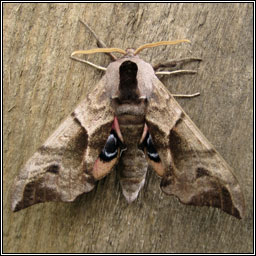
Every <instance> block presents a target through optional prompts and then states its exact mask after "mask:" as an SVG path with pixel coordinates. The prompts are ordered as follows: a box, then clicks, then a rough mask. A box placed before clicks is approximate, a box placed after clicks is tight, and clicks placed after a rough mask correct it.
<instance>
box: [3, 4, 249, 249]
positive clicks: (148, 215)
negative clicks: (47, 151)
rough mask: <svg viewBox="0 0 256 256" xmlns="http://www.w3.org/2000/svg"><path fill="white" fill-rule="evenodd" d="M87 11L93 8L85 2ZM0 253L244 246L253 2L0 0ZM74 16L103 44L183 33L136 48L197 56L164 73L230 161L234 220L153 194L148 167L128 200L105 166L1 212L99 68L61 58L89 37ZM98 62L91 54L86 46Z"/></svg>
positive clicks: (99, 58) (98, 59)
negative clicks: (241, 206) (55, 193)
mask: <svg viewBox="0 0 256 256" xmlns="http://www.w3.org/2000/svg"><path fill="white" fill-rule="evenodd" d="M95 10H97V12H96V11H95ZM3 13H4V20H3V21H4V38H3V39H4V41H3V43H4V48H3V53H4V80H3V82H4V85H3V106H4V111H3V118H4V127H3V128H4V129H3V135H4V148H3V150H4V151H3V152H4V162H3V170H4V175H3V184H4V195H3V207H4V214H3V220H4V221H3V223H4V229H3V235H4V239H3V251H4V252H6V253H7V252H9V253H11V252H12V253H14V252H20V253H21V252H56V253H61V252H69V253H72V252H73V253H74V252H77V253H79V252H105V253H106V252H180V253H181V252H183V253H186V252H194V253H196V252H197V253H198V252H208V253H209V252H223V253H224V252H236V253H238V252H240V253H242V252H243V253H249V252H252V251H253V211H252V210H253V208H252V205H253V204H252V202H253V201H252V199H253V196H252V195H253V190H252V181H253V175H252V174H253V166H252V163H253V161H252V157H253V138H252V136H253V132H252V124H253V118H252V115H253V104H252V103H253V92H252V88H253V86H252V84H253V75H252V74H253V4H252V3H251V4H250V3H249V4H248V3H241V4H232V3H231V4H226V3H225V4H202V3H200V4H191V3H189V4H167V3H164V4H159V3H158V4H133V3H123V4H121V3H118V4H75V3H65V4H49V3H43V4H35V3H34V4H33V3H32V4H30V3H26V4H15V3H10V4H8V3H5V4H4V9H3ZM78 17H80V18H82V19H84V20H86V21H87V22H88V23H89V25H91V27H93V28H94V30H95V31H96V32H97V33H98V35H99V36H100V38H101V39H102V40H103V41H105V43H106V44H107V46H111V47H119V48H123V49H125V48H128V47H135V48H136V47H138V46H139V45H142V44H144V43H150V42H155V41H160V40H174V39H182V38H187V39H189V40H190V41H191V42H192V43H191V44H190V45H184V44H183V45H177V46H167V47H158V48H155V49H148V50H145V51H144V52H142V53H141V54H140V56H141V57H143V58H144V59H145V60H146V61H148V62H150V63H152V64H157V63H159V62H161V61H167V60H168V59H173V58H183V57H200V58H202V59H203V62H201V63H200V65H195V66H194V65H191V66H189V65H188V67H189V68H198V67H200V70H199V72H198V74H197V75H183V76H181V75H180V76H173V77H167V78H164V79H163V80H162V81H163V83H164V84H165V85H166V87H167V88H168V89H169V90H170V91H171V92H172V93H194V92H196V91H200V92H201V96H200V97H199V98H194V99H184V100H179V103H180V104H181V105H182V107H183V108H184V110H185V111H186V113H187V114H189V116H190V117H191V119H192V120H193V121H194V122H195V124H196V125H197V126H198V127H199V128H200V130H201V131H202V132H203V134H204V135H205V136H206V137H207V139H209V141H211V143H212V144H213V145H214V146H215V147H216V149H217V150H218V151H219V153H220V154H221V155H222V156H223V158H224V159H225V160H226V161H227V162H228V164H229V165H230V166H231V167H232V168H233V169H234V172H235V175H236V177H237V178H238V180H239V182H240V185H241V187H242V189H243V192H244V194H245V199H246V208H247V210H246V216H245V218H244V219H243V220H241V221H239V220H236V219H235V218H233V217H232V216H229V215H227V214H225V213H224V212H221V211H220V210H218V209H209V208H208V207H193V206H190V207H187V206H184V205H182V204H181V203H179V202H178V200H176V199H175V198H171V197H168V196H166V195H164V194H163V193H162V192H161V190H160V188H159V178H158V177H157V176H156V175H155V173H153V172H150V173H149V174H148V176H147V177H146V184H145V187H144V188H143V190H142V191H141V193H140V196H139V198H138V199H137V200H136V201H135V202H133V203H132V204H130V205H128V204H127V203H126V201H125V199H124V198H123V197H122V195H121V193H120V192H121V190H120V187H119V185H118V182H117V175H116V173H115V172H112V173H111V174H110V175H109V176H107V177H106V178H105V179H103V180H102V181H100V182H99V184H98V186H97V188H96V189H95V190H93V191H92V192H90V193H88V194H86V195H83V196H81V197H79V198H78V199H77V200H76V201H75V202H74V203H72V204H65V203H58V204H56V203H47V204H44V205H36V206H33V207H30V208H28V209H25V210H24V211H23V212H18V213H12V212H11V207H10V198H9V195H10V189H11V184H12V183H13V179H14V177H15V175H17V174H18V172H19V170H20V168H21V167H22V166H23V165H24V163H25V162H26V161H27V160H28V158H29V157H31V155H32V154H33V153H34V152H35V150H36V149H37V148H38V147H39V146H40V145H41V144H42V143H43V142H44V141H45V140H46V138H47V137H48V136H49V135H50V134H51V133H52V132H53V131H54V129H55V128H57V127H58V125H59V124H60V123H61V121H62V120H64V119H65V117H66V116H67V115H68V114H69V113H70V112H72V111H73V110H74V108H75V107H76V105H77V104H78V103H79V102H80V101H81V100H82V99H83V98H85V96H86V94H87V93H88V92H89V91H90V90H92V88H93V87H94V86H95V84H97V82H98V81H99V80H100V77H101V76H102V74H101V72H99V71H97V70H95V69H93V68H92V67H89V66H85V65H83V64H81V63H77V62H74V61H72V60H71V59H70V58H69V56H70V54H71V52H73V51H74V50H79V49H90V48H94V47H95V46H96V43H95V40H94V38H93V37H92V36H91V34H90V33H88V32H86V31H85V28H84V27H83V26H82V25H81V24H80V23H79V22H78ZM88 59H89V60H90V61H93V62H94V63H97V64H101V65H105V66H106V65H107V63H108V62H109V59H108V58H106V57H105V56H103V55H101V54H97V55H95V56H89V58H88Z"/></svg>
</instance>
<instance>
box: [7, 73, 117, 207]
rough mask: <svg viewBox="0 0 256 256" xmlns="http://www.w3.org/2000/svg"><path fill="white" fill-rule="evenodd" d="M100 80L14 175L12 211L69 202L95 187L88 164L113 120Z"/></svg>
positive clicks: (99, 147) (102, 81)
mask: <svg viewBox="0 0 256 256" xmlns="http://www.w3.org/2000/svg"><path fill="white" fill-rule="evenodd" d="M104 83H105V80H104V77H103V79H102V80H101V81H100V82H99V84H98V85H97V86H96V87H95V88H94V89H93V91H92V92H91V93H90V94H89V95H88V96H87V97H86V99H85V100H84V101H82V102H81V103H80V105H79V106H78V107H77V108H76V109H75V111H74V112H73V113H72V114H71V115H69V116H68V117H67V119H66V120H65V121H64V122H63V123H62V124H61V125H60V126H59V127H58V128H57V130H56V131H55V132H54V133H53V134H52V135H51V136H50V137H49V138H48V139H47V140H46V142H45V143H44V144H43V145H42V146H41V147H40V148H39V149H38V150H37V151H36V153H35V154H34V155H33V156H32V157H31V158H30V159H29V160H28V162H27V163H26V164H25V166H24V168H23V169H22V170H21V171H20V174H19V175H18V176H17V177H16V179H15V181H14V185H13V190H12V210H13V211H18V210H21V209H23V208H26V207H28V206H31V205H33V204H36V203H41V202H45V201H63V202H70V201H73V200H75V198H76V197H77V196H79V195H80V194H82V193H84V192H88V191H90V190H92V189H93V187H94V178H93V177H92V175H90V172H91V171H92V169H90V168H92V167H91V166H93V163H94V162H95V160H96V159H97V157H98V156H99V154H100V152H101V149H102V148H103V147H104V145H105V142H106V140H107V138H108V135H109V132H110V130H111V125H112V122H113V120H114V113H113V111H112V109H111V107H110V102H109V99H108V98H107V97H106V92H105V86H104Z"/></svg>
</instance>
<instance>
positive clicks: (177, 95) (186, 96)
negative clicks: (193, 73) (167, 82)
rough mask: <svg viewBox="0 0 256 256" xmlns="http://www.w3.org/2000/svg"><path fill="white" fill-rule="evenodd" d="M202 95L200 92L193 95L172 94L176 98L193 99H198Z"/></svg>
mask: <svg viewBox="0 0 256 256" xmlns="http://www.w3.org/2000/svg"><path fill="white" fill-rule="evenodd" d="M199 95H200V92H196V93H193V94H172V96H173V97H176V98H193V97H197V96H199Z"/></svg>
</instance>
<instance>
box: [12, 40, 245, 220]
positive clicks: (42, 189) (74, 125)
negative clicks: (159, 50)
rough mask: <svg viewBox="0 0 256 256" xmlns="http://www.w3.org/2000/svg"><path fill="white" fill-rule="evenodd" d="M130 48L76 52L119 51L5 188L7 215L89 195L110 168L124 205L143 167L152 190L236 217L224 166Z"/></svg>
mask: <svg viewBox="0 0 256 256" xmlns="http://www.w3.org/2000/svg"><path fill="white" fill-rule="evenodd" d="M184 41H186V40H180V41H174V42H170V41H164V42H158V43H153V44H146V45H143V46H141V47H139V48H138V49H137V50H134V49H127V50H126V51H124V50H121V49H118V48H98V49H92V50H88V51H77V52H74V53H73V55H75V54H92V53H95V52H104V53H113V52H119V53H121V54H123V56H122V57H121V58H115V60H114V61H113V62H112V63H110V64H109V66H108V67H107V69H106V72H105V75H104V76H103V77H102V79H101V80H100V81H99V83H98V84H97V85H96V86H95V87H94V89H93V90H92V91H91V92H90V93H89V94H88V95H87V96H86V97H85V99H84V100H83V101H82V102H81V103H80V104H79V105H78V107H77V108H76V109H75V110H74V111H73V112H72V113H71V114H70V115H69V116H68V117H67V118H66V120H65V121H64V122H63V123H62V124H61V125H60V126H59V127H58V128H57V130H56V131H55V132H54V133H53V134H52V135H51V136H50V137H49V138H48V139H47V140H46V142H45V143H44V144H43V145H42V146H41V147H40V148H39V149H38V150H37V151H36V152H35V154H34V155H33V156H32V157H31V158H30V159H29V160H28V162H27V163H26V164H25V166H24V167H23V168H22V170H21V171H20V174H19V175H18V176H17V177H16V179H15V181H14V186H13V190H12V210H13V211H18V210H21V209H23V208H26V207H28V206H31V205H33V204H36V203H42V202H46V201H62V202H72V201H74V200H75V199H76V198H77V197H78V196H79V195H81V194H82V193H87V192H89V191H91V190H92V189H93V188H94V187H95V184H96V182H97V181H98V180H100V179H102V178H103V177H105V176H106V175H107V174H108V173H109V172H110V171H111V170H112V169H113V168H114V166H115V167H116V170H117V171H118V173H119V177H120V184H121V188H122V192H123V195H124V197H125V198H126V200H127V201H128V202H129V203H130V202H133V201H134V200H135V199H136V198H137V197H138V193H139V191H140V190H141V189H142V187H143V185H144V182H145V177H146V173H147V169H148V165H150V166H151V167H152V168H153V169H154V170H155V172H156V173H157V175H159V176H160V177H161V183H160V187H161V189H162V191H163V192H164V193H166V194H168V195H174V196H176V197H177V198H178V199H179V200H180V202H182V203H184V204H189V205H197V206H213V207H218V208H221V209H222V210H223V211H225V212H227V213H228V214H231V215H233V216H235V217H237V218H242V217H243V216H244V208H245V207H244V198H243V194H242V192H241V189H240V186H239V184H238V181H237V179H236V178H235V176H234V174H233V173H232V171H231V168H230V167H229V166H228V164H227V163H226V162H225V161H224V160H223V158H222V157H221V156H220V155H219V153H218V152H217V151H216V150H215V149H214V147H213V146H212V145H211V144H210V143H209V142H208V140H207V139H206V138H205V137H204V136H203V134H202V133H201V132H200V131H199V129H198V128H197V127H196V125H195V124H194V123H193V122H192V121H191V119H190V118H189V117H188V115H187V114H186V113H185V112H184V110H183V109H182V108H181V106H180V105H179V104H178V103H177V101H176V100H175V99H174V97H173V95H172V94H171V93H170V92H169V91H168V90H167V89H166V88H165V86H164V85H163V84H162V83H161V82H160V80H159V79H158V78H157V77H156V72H155V70H154V69H153V67H152V66H151V64H149V63H147V62H145V61H144V60H142V59H141V58H140V57H139V56H138V53H139V52H140V51H141V50H143V49H145V48H150V47H155V46H158V45H167V44H175V43H180V42H184Z"/></svg>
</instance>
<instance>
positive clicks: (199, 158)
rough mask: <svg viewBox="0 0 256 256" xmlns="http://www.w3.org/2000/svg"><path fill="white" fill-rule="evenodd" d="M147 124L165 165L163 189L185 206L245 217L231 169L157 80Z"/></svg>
mask: <svg viewBox="0 0 256 256" xmlns="http://www.w3.org/2000/svg"><path fill="white" fill-rule="evenodd" d="M154 86H155V88H154V92H153V95H152V98H151V99H150V100H149V104H148V108H147V114H146V122H147V124H148V127H149V131H150V133H151V135H152V137H153V141H154V145H155V147H156V149H157V151H158V154H159V155H160V158H161V161H162V163H163V165H164V166H165V169H166V173H165V174H164V175H163V179H162V182H161V188H162V190H163V191H164V192H165V193H166V194H169V195H175V196H177V197H178V198H179V199H180V201H181V202H182V203H184V204H192V205H198V206H204V205H206V206H213V207H218V208H221V209H222V210H223V211H225V212H227V213H229V214H231V215H234V216H235V217H237V218H242V217H243V216H244V198H243V194H242V192H241V189H240V186H239V184H238V182H237V179H236V178H235V176H234V175H233V173H232V171H231V169H230V167H229V166H228V164H227V163H226V162H225V160H224V159H223V158H222V157H221V156H220V155H219V153H218V152H217V151H216V150H215V149H214V147H213V146H212V145H211V144H210V143H209V142H208V140H207V139H206V138H205V137H204V136H203V135H202V133H201V132H200V131H199V129H198V128H197V127H196V125H195V124H194V123H193V122H192V121H191V119H190V118H189V117H188V116H187V115H186V114H185V113H184V111H183V110H182V108H181V107H180V105H179V104H178V103H177V102H176V100H175V99H174V98H173V96H172V95H171V94H170V93H169V91H168V90H167V89H166V88H165V87H164V85H163V84H162V83H161V82H160V81H159V80H158V79H157V78H155V80H154Z"/></svg>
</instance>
